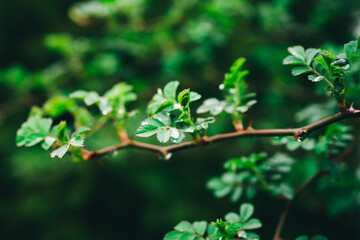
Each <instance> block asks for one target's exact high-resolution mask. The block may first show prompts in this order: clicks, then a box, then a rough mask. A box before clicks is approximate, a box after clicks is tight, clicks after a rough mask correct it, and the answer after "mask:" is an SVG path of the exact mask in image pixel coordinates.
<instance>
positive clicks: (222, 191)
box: [214, 185, 232, 198]
mask: <svg viewBox="0 0 360 240" xmlns="http://www.w3.org/2000/svg"><path fill="white" fill-rule="evenodd" d="M231 191H232V187H231V186H230V185H223V186H222V187H221V188H219V189H216V190H215V191H214V196H215V197H217V198H222V197H225V196H226V195H228V194H229V193H230V192H231Z"/></svg>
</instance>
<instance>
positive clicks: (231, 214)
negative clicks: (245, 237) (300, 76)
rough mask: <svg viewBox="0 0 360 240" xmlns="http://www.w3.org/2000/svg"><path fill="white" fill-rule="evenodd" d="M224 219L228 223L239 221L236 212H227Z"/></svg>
mask: <svg viewBox="0 0 360 240" xmlns="http://www.w3.org/2000/svg"><path fill="white" fill-rule="evenodd" d="M225 219H226V220H227V221H229V222H230V223H233V222H240V221H241V219H240V216H239V214H236V213H234V212H229V213H228V214H226V215H225Z"/></svg>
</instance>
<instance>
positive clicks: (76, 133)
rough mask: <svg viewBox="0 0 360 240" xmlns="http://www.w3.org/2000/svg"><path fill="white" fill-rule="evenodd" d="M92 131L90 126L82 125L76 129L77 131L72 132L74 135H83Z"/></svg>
mask: <svg viewBox="0 0 360 240" xmlns="http://www.w3.org/2000/svg"><path fill="white" fill-rule="evenodd" d="M90 131H91V129H90V128H88V127H80V128H79V129H78V130H76V131H75V132H74V133H73V134H72V136H76V135H83V134H85V133H87V132H90Z"/></svg>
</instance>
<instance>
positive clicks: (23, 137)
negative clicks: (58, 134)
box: [16, 115, 52, 147]
mask: <svg viewBox="0 0 360 240" xmlns="http://www.w3.org/2000/svg"><path fill="white" fill-rule="evenodd" d="M51 124H52V119H51V118H40V117H39V116H37V115H36V116H31V117H29V118H28V120H27V121H26V122H25V123H23V124H22V125H21V127H20V129H19V130H18V131H17V132H16V145H17V146H18V147H20V146H24V145H25V146H26V147H31V146H34V145H35V144H37V143H39V142H41V141H42V140H43V139H44V138H45V137H46V136H47V135H49V132H50V128H51Z"/></svg>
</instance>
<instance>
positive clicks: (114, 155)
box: [111, 150, 119, 158]
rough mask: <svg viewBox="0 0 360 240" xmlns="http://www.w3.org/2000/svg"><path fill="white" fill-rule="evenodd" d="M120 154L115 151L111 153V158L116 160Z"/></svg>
mask: <svg viewBox="0 0 360 240" xmlns="http://www.w3.org/2000/svg"><path fill="white" fill-rule="evenodd" d="M118 154H119V152H118V151H116V150H115V151H113V152H112V153H111V157H112V158H115V157H116V156H117V155H118Z"/></svg>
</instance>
